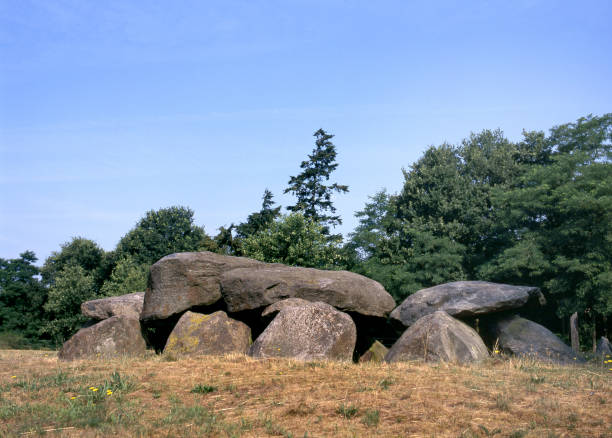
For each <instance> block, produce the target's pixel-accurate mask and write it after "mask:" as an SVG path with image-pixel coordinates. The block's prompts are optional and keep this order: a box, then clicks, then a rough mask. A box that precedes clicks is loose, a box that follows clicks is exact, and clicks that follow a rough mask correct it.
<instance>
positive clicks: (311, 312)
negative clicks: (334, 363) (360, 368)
mask: <svg viewBox="0 0 612 438" xmlns="http://www.w3.org/2000/svg"><path fill="white" fill-rule="evenodd" d="M356 340H357V330H356V328H355V323H354V322H353V320H352V319H351V317H350V316H349V315H347V314H346V313H343V312H339V311H338V310H336V309H334V308H333V307H331V306H330V305H328V304H325V303H320V302H317V303H312V304H311V305H308V306H303V307H286V308H284V309H282V310H281V311H280V312H279V313H278V315H276V317H275V318H274V319H273V320H272V322H271V323H270V324H269V325H268V327H266V329H265V330H264V331H263V332H262V333H261V335H259V337H258V338H257V339H256V340H255V342H254V343H253V345H252V346H251V349H250V351H249V354H250V355H251V356H253V357H256V358H268V357H290V358H294V359H299V360H343V361H348V360H351V359H352V357H353V350H354V349H355V342H356Z"/></svg>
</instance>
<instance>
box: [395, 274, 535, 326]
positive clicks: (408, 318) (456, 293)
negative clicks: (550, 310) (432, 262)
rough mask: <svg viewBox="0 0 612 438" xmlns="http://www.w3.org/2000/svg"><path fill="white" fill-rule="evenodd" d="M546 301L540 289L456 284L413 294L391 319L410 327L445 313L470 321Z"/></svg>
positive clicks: (482, 284)
mask: <svg viewBox="0 0 612 438" xmlns="http://www.w3.org/2000/svg"><path fill="white" fill-rule="evenodd" d="M532 297H534V298H537V299H538V300H540V304H544V303H545V302H546V301H545V299H544V296H543V295H542V293H541V292H540V289H539V288H537V287H532V286H511V285H508V284H498V283H489V282H486V281H455V282H453V283H446V284H441V285H438V286H434V287H430V288H427V289H421V290H420V291H418V292H415V293H414V294H412V295H410V296H409V297H408V298H406V299H405V300H404V302H403V303H402V304H400V305H399V306H398V307H397V308H396V309H395V310H393V312H391V318H392V319H393V320H396V321H400V322H401V323H402V324H403V325H404V326H406V327H410V326H411V325H412V324H414V323H415V322H416V321H417V320H418V319H419V318H421V317H423V316H425V315H429V314H430V313H434V312H436V311H438V310H443V311H445V312H446V313H448V314H449V315H451V316H454V317H455V318H470V317H477V316H479V315H486V314H489V313H495V312H501V311H503V310H508V309H516V308H519V307H522V306H523V305H525V304H526V303H527V301H529V299H530V298H532Z"/></svg>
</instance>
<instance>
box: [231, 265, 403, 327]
mask: <svg viewBox="0 0 612 438" xmlns="http://www.w3.org/2000/svg"><path fill="white" fill-rule="evenodd" d="M221 293H222V295H223V299H224V300H225V303H226V304H227V308H228V310H229V311H230V312H239V311H243V310H249V309H257V308H260V307H265V306H269V305H270V304H273V303H275V302H277V301H281V300H284V299H286V298H301V299H304V300H307V301H312V302H315V301H322V302H325V303H327V304H330V305H332V306H334V307H336V308H337V309H339V310H342V311H345V312H356V313H359V314H362V315H371V316H377V317H386V316H387V315H388V314H389V312H390V311H391V310H393V308H394V307H395V301H394V300H393V298H392V297H391V295H389V293H388V292H387V291H386V290H385V289H384V288H383V287H382V285H381V284H380V283H378V282H376V281H374V280H371V279H369V278H367V277H364V276H362V275H359V274H355V273H352V272H347V271H322V270H319V269H312V268H297V267H291V266H285V265H279V264H266V265H264V266H253V267H248V268H238V269H232V270H231V271H227V272H225V273H224V274H223V275H222V276H221Z"/></svg>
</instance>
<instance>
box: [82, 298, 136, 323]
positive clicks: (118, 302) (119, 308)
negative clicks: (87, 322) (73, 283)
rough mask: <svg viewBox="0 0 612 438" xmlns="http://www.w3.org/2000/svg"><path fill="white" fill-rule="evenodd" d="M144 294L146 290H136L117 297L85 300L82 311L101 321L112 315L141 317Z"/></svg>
mask: <svg viewBox="0 0 612 438" xmlns="http://www.w3.org/2000/svg"><path fill="white" fill-rule="evenodd" d="M144 296H145V293H144V292H134V293H132V294H127V295H121V296H117V297H108V298H100V299H98V300H90V301H85V302H84V303H83V304H81V313H82V314H83V315H85V316H87V317H89V318H92V319H97V320H100V321H101V320H103V319H107V318H110V317H112V316H127V317H130V318H136V319H138V318H140V312H142V304H143V302H144Z"/></svg>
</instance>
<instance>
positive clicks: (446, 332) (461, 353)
mask: <svg viewBox="0 0 612 438" xmlns="http://www.w3.org/2000/svg"><path fill="white" fill-rule="evenodd" d="M487 357H489V352H488V350H487V347H486V346H485V344H484V342H483V341H482V339H481V338H480V336H479V335H478V333H476V331H475V330H474V329H473V328H471V327H470V326H468V325H467V324H465V323H463V322H461V321H459V320H457V319H455V318H452V317H451V316H449V315H448V313H446V312H443V311H437V312H434V313H431V314H429V315H425V316H423V317H422V318H420V319H419V320H417V321H416V322H415V323H414V324H412V325H411V326H410V327H408V328H407V329H406V331H405V332H404V333H403V334H402V336H401V337H400V338H399V339H398V340H397V341H396V342H395V344H393V346H392V347H391V349H390V350H389V352H388V353H387V355H386V356H385V360H386V361H387V362H401V361H409V360H424V361H426V362H439V361H442V362H454V363H460V364H462V363H469V362H478V361H482V360H484V359H486V358H487Z"/></svg>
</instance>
